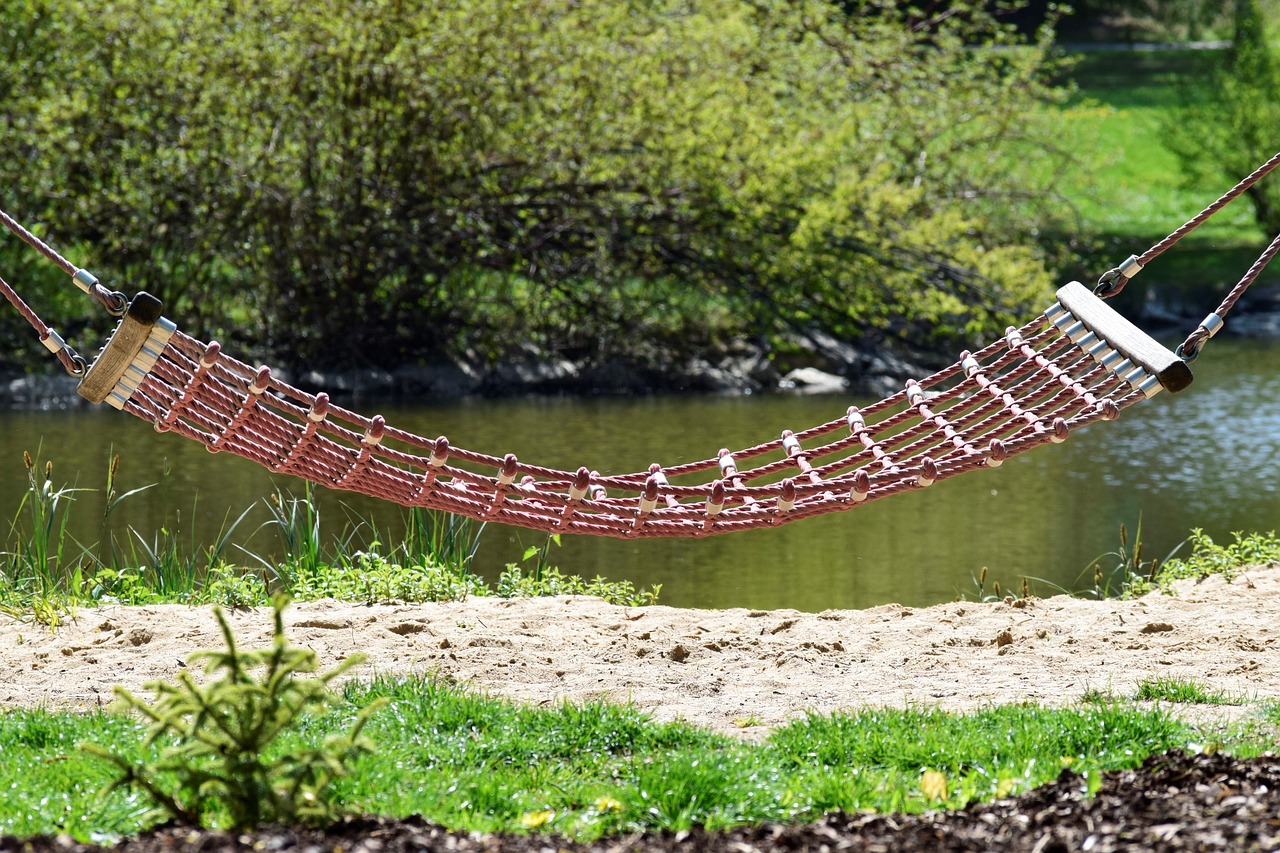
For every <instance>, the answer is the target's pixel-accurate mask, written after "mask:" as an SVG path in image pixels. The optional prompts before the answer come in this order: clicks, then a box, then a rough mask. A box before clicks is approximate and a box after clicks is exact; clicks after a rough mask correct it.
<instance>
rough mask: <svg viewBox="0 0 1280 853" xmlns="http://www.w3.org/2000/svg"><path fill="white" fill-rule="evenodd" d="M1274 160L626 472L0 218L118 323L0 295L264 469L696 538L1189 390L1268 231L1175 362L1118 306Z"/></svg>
mask: <svg viewBox="0 0 1280 853" xmlns="http://www.w3.org/2000/svg"><path fill="white" fill-rule="evenodd" d="M1277 165H1280V154H1277V155H1276V156H1274V157H1272V158H1271V159H1270V160H1269V161H1268V162H1267V163H1265V164H1264V165H1263V166H1261V167H1259V169H1258V170H1256V171H1255V172H1254V173H1253V174H1252V175H1250V176H1248V177H1247V178H1245V180H1243V181H1241V182H1240V183H1239V184H1237V185H1236V187H1234V188H1233V189H1232V190H1230V191H1229V192H1228V193H1226V194H1225V195H1223V196H1222V197H1221V198H1220V199H1218V201H1216V202H1214V203H1213V204H1212V205H1210V206H1209V207H1208V208H1206V209H1205V210H1204V211H1202V212H1201V213H1200V214H1198V215H1197V216H1196V217H1194V218H1193V219H1192V220H1191V221H1189V222H1188V223H1187V224H1186V225H1184V226H1182V227H1181V228H1179V229H1178V230H1177V231H1175V232H1174V233H1172V234H1170V235H1169V237H1167V238H1165V239H1164V240H1162V241H1161V242H1160V243H1157V244H1156V245H1155V246H1153V247H1152V248H1151V249H1149V250H1148V251H1147V252H1146V253H1144V254H1143V255H1141V256H1134V257H1131V258H1129V259H1128V260H1126V261H1125V262H1124V263H1123V264H1121V265H1120V266H1119V267H1117V268H1116V269H1113V270H1110V271H1109V272H1108V273H1106V274H1105V275H1103V277H1102V279H1101V280H1100V281H1099V285H1098V288H1097V289H1096V290H1095V291H1094V292H1090V291H1089V290H1088V289H1087V288H1085V287H1084V286H1083V285H1081V284H1078V283H1075V282H1073V283H1071V284H1068V285H1067V286H1066V287H1063V288H1062V289H1060V290H1059V291H1058V293H1057V301H1056V302H1055V303H1054V304H1053V305H1052V306H1050V308H1049V309H1048V310H1047V311H1045V312H1044V313H1043V314H1041V315H1040V316H1038V317H1036V318H1035V319H1033V320H1032V321H1031V322H1029V323H1027V324H1025V325H1023V326H1022V327H1021V328H1012V327H1011V328H1009V329H1008V330H1007V331H1006V334H1005V336H1004V337H1003V338H1002V339H1001V340H999V341H997V342H995V343H993V344H991V345H989V346H987V347H985V348H984V349H982V350H980V351H977V352H973V353H969V352H965V353H962V354H961V357H960V359H959V361H957V362H956V363H955V364H954V365H952V366H951V367H949V368H947V369H945V370H941V371H939V372H937V373H935V374H933V375H932V376H929V377H927V378H925V379H922V380H920V381H914V380H912V381H909V382H907V383H906V387H905V388H904V389H903V390H902V391H901V392H899V393H897V394H894V395H892V396H890V397H888V398H886V399H884V400H881V401H880V402H878V403H875V404H874V405H870V406H866V407H865V408H861V409H859V408H857V407H849V408H848V409H847V410H845V411H843V412H837V413H833V414H837V417H835V418H834V419H832V420H830V421H828V422H827V423H824V424H821V425H819V426H815V427H812V428H809V429H805V430H801V431H797V432H792V431H791V430H786V431H784V432H783V433H782V434H781V435H779V436H774V437H771V438H770V439H769V440H767V441H765V442H764V443H762V444H758V445H756V446H754V447H747V448H741V449H736V450H729V449H727V448H726V449H721V450H720V451H719V452H718V453H716V454H715V455H714V456H712V457H709V458H707V459H704V460H703V461H701V462H693V463H685V464H679V465H672V466H669V467H664V466H662V465H661V464H659V463H657V462H655V463H654V464H652V465H650V466H649V468H648V470H645V471H638V472H635V473H632V474H601V473H599V472H597V471H595V470H591V469H589V468H586V467H582V468H578V469H577V470H574V471H565V470H557V469H554V468H546V467H540V466H538V465H532V464H529V463H528V462H525V461H523V460H520V459H517V458H516V457H515V456H514V455H511V454H507V455H506V456H502V457H499V456H491V455H487V454H484V453H477V452H473V451H470V450H465V449H463V448H461V447H456V446H454V445H452V444H450V442H449V441H448V439H447V438H445V437H443V436H441V437H438V438H435V439H430V438H423V437H419V436H417V435H414V434H412V433H409V432H406V431H404V430H399V429H396V428H395V427H393V426H391V425H389V424H387V423H385V421H384V420H383V419H382V418H381V417H365V416H362V415H360V414H357V413H355V412H351V411H348V410H346V409H344V408H342V407H340V406H338V405H336V404H334V403H333V402H331V401H330V399H329V396H328V395H327V394H323V393H322V394H316V395H311V394H308V393H306V392H304V391H302V390H299V389H298V388H295V387H292V386H290V385H288V384H287V383H284V382H282V381H280V380H279V379H278V378H276V377H274V376H272V374H271V371H270V370H269V369H268V368H266V367H260V368H253V367H250V366H249V365H247V364H244V363H242V362H240V361H237V360H236V359H234V358H232V357H230V356H229V355H227V354H225V353H223V352H222V351H221V347H220V346H219V345H218V344H217V343H209V344H205V343H202V342H200V341H198V340H196V339H195V338H192V337H189V336H188V335H186V334H184V333H183V332H181V331H179V330H178V329H177V327H176V325H175V324H174V323H173V322H171V321H170V320H168V319H166V318H164V317H162V316H161V315H160V311H161V306H160V303H159V301H158V300H156V299H155V298H154V297H151V296H149V295H147V294H145V293H140V294H137V295H136V296H135V297H134V298H133V299H132V300H129V299H126V298H125V297H124V296H123V295H122V294H119V293H111V292H109V291H107V290H106V289H105V288H103V287H102V285H100V284H99V283H98V281H97V279H96V278H95V277H94V276H93V275H91V274H90V273H87V272H86V271H85V270H82V269H78V268H76V267H75V266H74V265H73V264H71V263H70V262H68V261H67V260H66V259H65V258H63V257H61V256H60V255H59V254H58V253H57V252H55V251H54V250H53V249H51V248H50V247H49V246H48V245H47V244H45V243H44V242H43V241H41V240H40V239H39V238H37V237H35V236H34V235H33V234H31V233H30V232H29V231H27V230H26V229H24V228H23V227H22V226H21V225H19V224H18V223H17V222H16V221H14V220H13V219H12V218H11V217H9V216H8V214H6V213H4V212H3V211H0V223H3V224H4V225H5V226H6V227H8V228H9V229H10V230H11V231H13V232H14V233H16V234H18V235H19V236H20V237H21V238H22V239H23V240H25V241H26V242H27V243H28V244H29V245H31V246H32V247H34V248H36V249H37V250H39V251H40V252H41V253H43V254H44V255H45V256H46V257H47V258H49V259H50V260H51V261H53V262H54V263H56V264H58V265H59V266H61V267H62V269H63V270H64V271H65V272H67V274H68V275H70V276H71V277H72V280H73V281H74V282H75V283H76V284H77V285H78V286H79V287H80V288H81V289H82V290H84V291H85V292H86V293H88V294H89V295H90V296H92V297H94V298H96V299H97V300H98V301H99V302H101V303H102V304H103V306H104V307H106V308H107V310H109V311H111V312H112V313H113V314H116V315H117V316H120V317H121V321H120V324H119V325H118V326H117V327H116V330H115V332H114V333H113V335H112V337H111V339H110V340H109V341H108V342H107V345H106V346H105V347H104V348H103V351H102V352H101V353H100V354H99V355H98V357H97V358H96V359H94V361H93V364H92V366H91V367H90V366H89V365H87V364H86V363H85V361H84V360H83V359H81V358H80V357H79V356H78V355H76V354H75V351H74V350H73V349H71V348H70V347H69V346H68V345H67V344H66V343H65V342H64V341H63V340H62V339H61V338H60V337H59V336H58V335H57V333H56V332H54V331H53V330H52V329H51V328H50V327H48V326H47V325H45V324H44V322H43V321H42V320H41V319H40V318H39V317H38V316H37V315H36V314H35V312H34V311H32V310H31V309H30V308H29V307H28V306H27V305H26V303H24V302H23V301H22V299H21V298H20V297H19V296H18V294H17V293H16V292H15V291H14V290H13V288H12V287H10V286H9V284H8V283H7V282H5V281H4V280H3V279H0V293H3V294H4V295H5V297H6V298H7V299H8V300H9V302H10V303H11V304H12V305H13V306H14V307H15V308H16V309H17V310H18V311H19V312H20V313H22V315H23V316H24V317H25V318H26V319H27V320H28V321H29V322H30V323H31V325H32V326H33V327H34V328H35V329H36V331H37V333H38V334H39V336H40V340H41V341H42V342H43V343H44V345H45V346H46V348H47V349H49V351H50V352H52V353H53V354H54V355H56V356H57V357H58V358H59V359H60V360H61V361H62V363H63V365H64V366H65V367H66V368H67V369H68V371H70V372H71V373H73V374H74V375H77V376H81V377H82V379H81V382H80V388H79V390H80V393H81V394H82V395H83V396H85V397H86V398H87V399H89V400H90V401H92V402H95V403H100V402H106V403H108V404H110V405H112V406H114V407H116V408H118V409H121V410H123V411H125V412H127V413H129V414H131V415H134V416H136V417H138V418H141V419H142V420H144V421H146V422H148V423H150V424H152V425H154V427H155V429H157V430H158V431H161V432H173V433H176V434H178V435H181V436H184V437H186V438H189V439H192V440H194V441H198V442H200V443H201V444H203V445H204V446H205V447H207V448H208V449H209V450H211V451H214V452H225V453H232V454H235V455H237V456H243V457H245V458H247V459H251V460H253V461H254V462H257V463H259V464H260V465H263V466H265V467H267V468H269V469H271V470H272V471H277V472H280V473H284V474H291V475H294V476H297V477H301V478H303V479H306V480H309V481H311V482H313V483H316V484H318V485H321V486H325V487H328V488H331V489H340V490H347V491H352V492H360V493H363V494H367V495H371V496H373V497H377V498H382V499H385V500H389V501H394V502H396V503H399V504H403V505H405V506H417V507H426V508H430V509H436V510H443V511H446V512H451V513H457V514H460V515H465V516H468V517H471V518H475V519H481V520H485V521H493V522H498V523H503V524H510V525H515V526H519V527H526V528H532V529H536V530H545V531H559V532H565V533H583V534H593V535H602V536H616V537H697V536H708V535H712V534H718V533H728V532H731V531H737V530H746V529H750V528H756V527H768V526H773V525H779V524H784V523H787V522H791V521H795V520H798V519H802V518H808V517H810V516H814V515H821V514H825V513H829V512H835V511H840V510H846V509H850V508H852V507H855V506H859V505H862V504H865V503H867V502H870V501H874V500H878V499H880V498H884V497H888V496H889V495H893V494H898V493H900V492H908V491H913V490H917V489H923V488H927V487H928V486H930V485H932V484H934V483H936V482H938V481H940V480H945V479H947V478H949V477H954V476H956V475H957V474H961V473H964V472H966V471H973V470H979V469H985V468H995V467H997V466H999V465H1000V464H1001V463H1003V462H1004V461H1005V460H1006V459H1008V458H1010V457H1012V456H1015V455H1017V454H1020V453H1024V452H1026V451H1028V450H1030V449H1032V448H1034V447H1038V446H1040V445H1042V444H1046V443H1050V442H1060V441H1064V440H1065V439H1066V438H1067V437H1068V435H1070V433H1071V432H1072V431H1073V430H1076V429H1079V428H1080V427H1083V426H1087V425H1088V424H1090V423H1093V422H1095V421H1099V420H1113V419H1115V418H1116V417H1117V416H1118V415H1119V413H1120V412H1121V411H1122V410H1123V409H1125V408H1127V407H1128V406H1131V405H1133V404H1134V403H1136V402H1139V401H1140V400H1143V399H1146V398H1147V397H1150V396H1151V395H1153V394H1155V393H1157V392H1158V391H1160V390H1161V389H1168V390H1170V391H1178V390H1181V389H1182V388H1184V387H1186V385H1187V384H1189V383H1190V382H1191V372H1190V370H1189V368H1188V366H1187V364H1188V363H1189V362H1190V361H1192V360H1194V358H1195V357H1196V355H1198V354H1199V352H1200V349H1201V347H1202V346H1203V345H1204V343H1205V341H1206V340H1207V339H1208V338H1209V337H1211V336H1212V335H1213V334H1214V333H1215V332H1217V331H1218V329H1219V328H1221V326H1222V322H1223V317H1224V316H1225V314H1226V312H1227V311H1228V310H1230V308H1231V307H1232V306H1233V305H1234V304H1235V302H1236V301H1237V300H1238V299H1239V297H1240V296H1241V295H1242V294H1243V292H1244V290H1245V289H1246V288H1248V287H1249V285H1250V284H1252V283H1253V281H1254V280H1255V279H1256V278H1257V276H1258V274H1259V273H1260V272H1261V270H1262V268H1263V267H1264V266H1265V265H1266V264H1267V262H1269V261H1270V260H1271V259H1272V258H1273V257H1274V256H1275V254H1276V253H1277V252H1278V251H1280V237H1277V238H1276V240H1275V241H1273V242H1272V243H1271V245H1270V246H1269V247H1268V248H1267V250H1266V251H1265V252H1264V253H1263V255H1262V256H1261V257H1260V258H1259V259H1258V261H1257V262H1255V263H1254V264H1253V266H1252V267H1251V268H1250V270H1249V271H1248V273H1246V275H1245V277H1244V278H1243V279H1241V281H1240V282H1239V283H1238V284H1237V285H1236V286H1235V288H1233V289H1232V290H1231V292H1230V293H1229V294H1228V295H1227V297H1226V298H1225V299H1224V300H1223V302H1222V304H1221V305H1220V306H1219V308H1218V309H1217V311H1216V312H1215V313H1212V314H1210V315H1208V317H1206V318H1205V320H1204V321H1203V322H1201V323H1200V325H1199V326H1198V327H1197V328H1196V329H1195V330H1194V331H1193V332H1192V333H1191V334H1190V335H1189V336H1188V338H1187V339H1186V341H1184V342H1183V344H1181V345H1180V346H1179V347H1178V348H1177V350H1176V351H1174V352H1171V351H1169V350H1167V349H1165V348H1164V347H1163V346H1162V345H1160V344H1159V343H1157V342H1156V341H1154V340H1153V339H1151V338H1150V337H1148V336H1147V335H1145V334H1144V333H1143V332H1141V331H1140V330H1138V329H1137V328H1136V327H1135V326H1133V325H1132V324H1130V323H1129V322H1128V321H1127V320H1125V319H1124V318H1123V317H1121V316H1120V315H1119V314H1117V313H1116V312H1115V311H1113V310H1112V309H1111V308H1110V307H1109V306H1108V305H1107V304H1106V303H1105V302H1103V301H1102V298H1099V297H1103V298H1105V297H1109V296H1112V295H1114V294H1115V293H1118V292H1119V291H1120V289H1122V288H1123V287H1124V285H1125V283H1126V282H1127V281H1128V280H1129V279H1130V278H1132V276H1134V275H1136V274H1137V272H1138V271H1140V270H1141V269H1142V268H1143V266H1144V265H1145V264H1147V263H1149V262H1150V261H1151V260H1152V259H1153V258H1154V257H1155V256H1157V255H1159V254H1160V253H1162V252H1163V251H1165V250H1166V249H1167V248H1169V247H1170V246H1172V245H1173V243H1175V242H1177V240H1179V239H1181V237H1182V236H1184V235H1185V234H1186V233H1188V232H1189V231H1190V230H1191V229H1193V228H1195V227H1197V226H1198V225H1200V224H1201V223H1202V222H1204V221H1205V220H1206V219H1207V218H1208V217H1209V216H1210V215H1212V214H1213V213H1216V212H1217V211H1218V210H1220V209H1221V208H1222V207H1223V206H1224V205H1226V204H1227V203H1228V202H1230V201H1231V200H1233V199H1234V198H1236V197H1238V196H1239V195H1240V194H1241V193H1243V192H1244V190H1246V189H1247V188H1248V187H1249V186H1252V184H1253V183H1255V182H1256V181H1257V180H1259V179H1260V178H1261V177H1263V176H1264V175H1265V174H1267V173H1268V172H1270V171H1271V170H1272V169H1274V168H1275V167H1276V166H1277ZM1095 294H1097V295H1095Z"/></svg>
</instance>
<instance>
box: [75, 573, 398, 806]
mask: <svg viewBox="0 0 1280 853" xmlns="http://www.w3.org/2000/svg"><path fill="white" fill-rule="evenodd" d="M287 604H288V598H287V597H285V596H283V595H279V596H276V597H275V598H274V599H273V601H272V606H273V608H274V611H275V636H274V639H273V642H272V644H271V647H270V648H266V649H257V650H252V651H241V650H239V649H237V648H236V643H235V637H234V636H233V634H232V631H231V626H230V625H229V624H228V622H227V618H226V616H225V614H224V613H223V612H222V610H221V608H214V613H215V615H216V616H217V619H218V624H219V625H220V626H221V628H222V635H223V638H224V640H225V643H226V648H225V649H222V650H204V651H197V652H194V653H193V654H192V655H191V656H190V657H189V658H188V662H189V663H190V664H192V665H193V667H194V665H196V664H199V663H203V664H204V671H205V674H206V675H208V676H211V678H210V680H209V681H208V682H207V683H205V684H198V683H197V682H196V679H195V678H194V677H193V676H192V675H191V673H190V672H189V671H183V672H181V673H179V674H178V680H177V683H173V682H164V681H157V682H152V683H150V684H148V685H147V687H148V689H151V690H154V692H155V699H154V701H152V702H147V701H145V700H143V699H139V698H138V697H136V696H134V695H133V694H132V693H130V692H129V691H128V690H126V689H124V688H123V687H120V686H117V687H116V688H115V693H116V695H117V697H118V701H119V702H120V704H122V705H123V706H124V707H126V708H128V709H132V710H135V711H137V712H139V713H141V714H142V715H143V716H144V717H145V718H146V719H147V720H148V721H150V725H149V726H148V728H147V733H146V737H145V739H144V741H143V745H144V747H150V746H152V745H153V744H155V743H156V742H157V741H160V740H161V739H162V738H163V739H164V743H165V745H164V746H163V748H162V749H161V750H160V755H159V758H158V759H156V760H155V761H154V762H147V761H144V762H141V763H137V764H135V763H133V762H131V761H129V760H128V759H127V758H124V757H123V756H120V755H117V754H115V753H113V752H111V751H110V750H108V749H106V748H104V747H102V746H100V745H98V744H92V743H88V744H82V745H81V748H82V749H84V750H85V751H87V752H89V753H90V754H92V755H95V756H97V757H99V758H102V759H105V760H106V761H109V762H111V763H112V764H114V765H115V766H116V768H118V770H119V771H120V775H118V776H117V777H116V778H115V779H113V780H112V781H111V782H110V783H109V784H108V785H107V787H106V788H105V789H104V791H103V793H104V795H105V794H106V793H109V792H110V791H112V790H115V789H117V788H127V787H136V788H138V789H140V790H142V791H143V792H145V793H146V794H147V795H148V796H150V797H151V799H152V800H154V801H155V803H156V805H157V806H158V807H159V809H160V811H161V812H162V813H167V815H168V816H169V817H171V818H173V819H176V820H178V821H180V822H184V823H188V824H194V825H202V824H204V822H205V821H206V820H209V819H216V822H218V823H222V822H224V821H225V822H226V823H227V824H228V825H229V826H230V828H232V829H247V828H251V827H256V826H261V825H264V824H312V825H324V824H327V823H332V822H333V821H335V820H337V819H338V818H339V817H340V816H341V814H342V810H341V809H340V808H339V806H338V805H337V804H336V803H334V802H333V799H332V793H331V790H330V787H329V786H330V784H331V783H332V782H333V781H334V780H335V779H336V778H338V777H340V776H343V775H345V774H346V772H347V768H348V767H349V765H350V764H351V762H353V761H354V760H356V759H357V758H359V757H360V756H362V755H364V754H366V753H368V752H370V751H372V749H373V744H372V742H371V741H370V740H369V739H368V738H367V737H366V736H364V735H363V734H362V733H361V732H362V730H363V728H364V726H365V723H366V722H367V721H368V719H369V717H370V715H371V714H372V713H373V712H374V711H376V710H377V709H378V708H379V707H381V706H382V705H383V704H385V702H383V701H378V702H374V703H371V704H370V705H368V706H366V707H365V708H364V709H363V710H362V711H361V712H360V714H359V715H358V716H357V717H356V719H355V721H354V722H353V723H352V725H351V727H350V729H349V730H347V731H346V732H342V733H338V734H334V735H330V736H329V737H328V738H327V739H325V741H324V742H323V743H322V744H321V745H319V746H315V747H307V748H302V749H297V750H293V751H290V752H288V753H286V754H273V750H272V748H271V747H272V744H273V742H274V741H275V740H276V738H277V737H278V736H279V735H280V734H281V733H283V732H285V731H286V730H288V729H289V728H290V727H291V726H293V725H294V723H295V722H296V721H297V720H298V719H299V717H300V716H301V715H303V714H304V713H307V712H312V711H318V710H320V709H321V708H322V707H323V706H324V705H325V704H327V702H328V701H329V699H330V692H329V690H328V685H329V683H330V682H331V681H333V680H334V679H335V678H337V677H338V676H340V675H342V674H343V673H344V672H346V671H347V670H349V669H351V668H352V667H353V666H356V665H357V664H359V663H360V662H361V661H362V660H363V656H361V655H352V656H351V657H348V658H347V659H346V660H344V661H342V662H341V663H340V664H338V665H337V666H336V667H334V668H333V669H331V670H329V671H327V672H323V673H320V674H319V675H316V676H315V677H306V678H300V677H298V676H299V675H310V674H311V673H315V672H316V671H317V670H318V669H319V665H318V662H317V658H316V654H315V652H313V651H312V650H310V649H307V648H303V647H299V646H293V645H290V644H289V642H288V640H287V639H286V638H285V632H284V617H283V612H284V608H285V607H286V606H287ZM258 670H261V672H260V673H258V672H257V671H258ZM213 676H216V677H213ZM274 752H279V750H275V751H274ZM220 816H221V817H220Z"/></svg>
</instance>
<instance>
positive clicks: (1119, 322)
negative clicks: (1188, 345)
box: [1058, 281, 1193, 392]
mask: <svg viewBox="0 0 1280 853" xmlns="http://www.w3.org/2000/svg"><path fill="white" fill-rule="evenodd" d="M1058 302H1060V303H1062V307H1063V308H1066V309H1067V310H1068V311H1070V312H1071V313H1072V314H1073V315H1074V316H1075V317H1076V319H1078V320H1080V321H1081V322H1083V323H1084V324H1085V326H1087V327H1088V329H1089V331H1091V332H1093V333H1094V334H1095V335H1097V336H1098V337H1100V338H1102V339H1103V340H1105V341H1107V343H1109V344H1111V346H1112V348H1113V349H1115V350H1116V351H1117V352H1119V353H1121V354H1122V355H1124V356H1125V357H1126V358H1128V359H1129V360H1130V361H1132V362H1133V363H1134V364H1137V365H1139V366H1141V367H1142V368H1143V369H1145V370H1146V371H1147V372H1148V373H1151V374H1152V375H1154V376H1155V377H1156V378H1158V379H1159V380H1160V384H1161V386H1163V387H1164V388H1165V390H1167V391H1174V392H1176V391H1181V390H1182V389H1183V388H1186V387H1187V386H1188V385H1190V384H1191V380H1192V378H1193V377H1192V375H1191V368H1190V367H1188V366H1187V363H1186V362H1185V361H1183V360H1182V359H1180V358H1178V356H1177V355H1175V354H1174V353H1173V352H1172V351H1171V350H1169V349H1166V348H1165V347H1164V345H1162V344H1161V343H1160V342H1158V341H1157V340H1156V339H1155V338H1153V337H1151V336H1150V335H1148V334H1147V333H1146V332H1144V331H1142V330H1141V329H1139V328H1138V327H1137V326H1135V325H1133V323H1130V322H1129V321H1128V320H1126V319H1125V318H1124V317H1122V316H1120V315H1119V314H1118V313H1116V312H1115V311H1114V310H1113V309H1112V308H1111V307H1110V306H1109V305H1107V303H1105V302H1103V301H1102V300H1101V299H1099V298H1098V297H1096V296H1094V295H1093V293H1092V292H1091V291H1090V290H1089V288H1087V287H1085V286H1084V285H1083V284H1081V283H1080V282H1078V281H1073V282H1071V283H1070V284H1068V285H1065V286H1064V287H1061V288H1059V290H1058Z"/></svg>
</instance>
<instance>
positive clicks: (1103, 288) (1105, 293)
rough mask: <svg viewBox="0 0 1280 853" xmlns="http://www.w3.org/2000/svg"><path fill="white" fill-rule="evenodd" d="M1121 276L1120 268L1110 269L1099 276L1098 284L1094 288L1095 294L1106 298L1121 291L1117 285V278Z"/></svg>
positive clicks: (1100, 297)
mask: <svg viewBox="0 0 1280 853" xmlns="http://www.w3.org/2000/svg"><path fill="white" fill-rule="evenodd" d="M1119 277H1120V268H1119V267H1116V268H1114V269H1109V270H1107V271H1106V272H1104V273H1103V274H1102V275H1101V276H1099V277H1098V286H1097V287H1095V288H1094V289H1093V295H1094V296H1096V297H1098V298H1099V299H1106V298H1107V297H1109V296H1114V295H1115V294H1117V293H1119V292H1120V289H1119V288H1118V287H1116V285H1115V280H1116V279H1117V278H1119Z"/></svg>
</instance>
